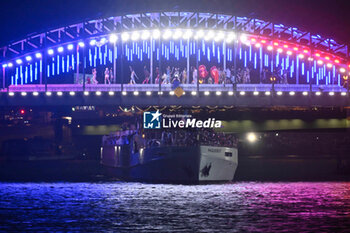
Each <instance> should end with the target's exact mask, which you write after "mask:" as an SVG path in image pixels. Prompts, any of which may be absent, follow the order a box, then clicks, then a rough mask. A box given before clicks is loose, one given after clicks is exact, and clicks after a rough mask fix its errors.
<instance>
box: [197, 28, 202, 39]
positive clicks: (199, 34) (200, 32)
mask: <svg viewBox="0 0 350 233" xmlns="http://www.w3.org/2000/svg"><path fill="white" fill-rule="evenodd" d="M203 36H204V31H203V30H198V31H197V33H196V39H201V38H203Z"/></svg>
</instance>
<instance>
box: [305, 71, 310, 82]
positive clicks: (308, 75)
mask: <svg viewBox="0 0 350 233" xmlns="http://www.w3.org/2000/svg"><path fill="white" fill-rule="evenodd" d="M306 80H307V83H310V73H309V71H307V72H306Z"/></svg>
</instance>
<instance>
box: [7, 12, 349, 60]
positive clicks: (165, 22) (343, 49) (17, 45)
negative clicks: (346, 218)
mask: <svg viewBox="0 0 350 233" xmlns="http://www.w3.org/2000/svg"><path fill="white" fill-rule="evenodd" d="M152 28H205V29H224V30H234V31H236V32H242V33H249V34H254V35H258V36H263V37H267V38H273V39H279V40H285V41H289V42H291V43H298V44H302V45H305V46H309V47H310V48H313V49H318V50H322V51H325V52H328V53H332V54H334V55H336V56H340V57H343V58H344V59H346V60H348V57H349V55H350V54H349V50H348V46H347V45H345V44H339V43H337V42H336V41H334V40H333V39H327V38H323V37H322V36H320V35H313V34H311V33H310V32H305V31H301V30H299V29H297V28H295V27H287V26H284V25H282V24H274V23H272V22H265V21H263V20H259V19H254V18H247V17H237V16H233V15H226V14H215V13H199V12H153V13H139V14H126V15H121V16H115V17H108V18H101V19H96V20H89V21H86V22H82V23H78V24H73V25H69V26H66V27H60V28H57V29H53V30H49V31H46V32H42V33H39V34H31V35H28V36H27V37H26V38H24V39H22V40H19V41H16V42H13V43H11V44H9V45H7V46H5V47H3V48H0V56H1V57H0V59H1V61H4V60H8V59H12V58H15V57H18V56H22V55H24V54H26V53H31V52H33V51H37V50H41V49H44V48H47V47H51V46H55V45H59V44H62V43H67V42H71V41H77V40H82V39H85V38H89V37H95V36H101V35H104V34H108V33H111V32H122V31H128V30H135V29H137V30H140V29H141V30H142V29H152Z"/></svg>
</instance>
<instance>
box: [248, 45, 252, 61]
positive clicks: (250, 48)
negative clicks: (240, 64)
mask: <svg viewBox="0 0 350 233" xmlns="http://www.w3.org/2000/svg"><path fill="white" fill-rule="evenodd" d="M249 61H252V46H251V45H250V46H249Z"/></svg>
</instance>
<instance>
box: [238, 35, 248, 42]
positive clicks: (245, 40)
mask: <svg viewBox="0 0 350 233" xmlns="http://www.w3.org/2000/svg"><path fill="white" fill-rule="evenodd" d="M239 39H240V40H241V42H242V43H246V42H247V40H248V38H247V35H245V34H242V35H241V36H240V37H239Z"/></svg>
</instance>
